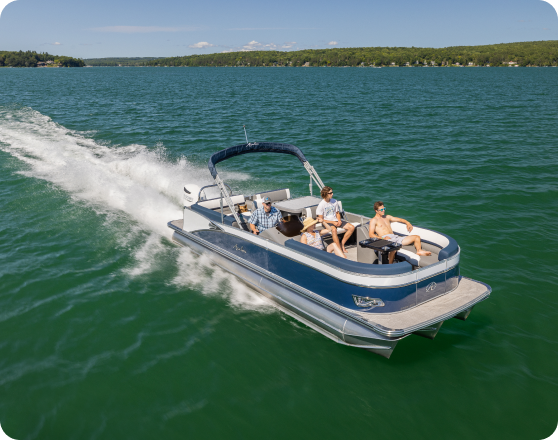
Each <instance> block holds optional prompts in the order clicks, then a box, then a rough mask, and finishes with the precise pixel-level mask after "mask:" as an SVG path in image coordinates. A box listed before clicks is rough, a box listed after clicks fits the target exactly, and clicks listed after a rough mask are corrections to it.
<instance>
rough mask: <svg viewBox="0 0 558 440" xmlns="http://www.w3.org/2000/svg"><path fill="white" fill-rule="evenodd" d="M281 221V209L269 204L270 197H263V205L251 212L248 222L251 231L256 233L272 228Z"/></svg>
mask: <svg viewBox="0 0 558 440" xmlns="http://www.w3.org/2000/svg"><path fill="white" fill-rule="evenodd" d="M281 221H283V217H282V215H281V211H279V210H278V209H277V208H275V207H274V206H271V199H270V198H269V197H265V198H264V199H263V206H262V207H261V208H259V209H256V210H255V211H254V212H253V213H252V215H251V216H250V220H248V223H249V224H250V229H251V230H252V233H253V234H255V235H258V234H259V233H260V232H263V231H265V230H266V229H269V228H273V227H274V226H276V225H277V224H278V223H279V222H281Z"/></svg>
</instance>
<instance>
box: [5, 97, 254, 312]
mask: <svg viewBox="0 0 558 440" xmlns="http://www.w3.org/2000/svg"><path fill="white" fill-rule="evenodd" d="M0 149H1V150H3V151H5V152H7V153H9V154H11V155H12V156H14V157H17V158H18V159H20V160H21V161H23V162H25V163H26V164H28V165H29V170H27V171H22V172H21V173H22V174H24V175H27V176H30V177H36V178H40V179H44V180H46V181H48V182H51V183H52V184H54V185H55V186H57V187H58V188H61V189H63V190H64V191H66V192H67V193H68V194H70V195H71V197H73V198H74V199H76V200H80V201H83V202H86V203H87V204H89V205H90V206H93V207H94V208H95V209H96V210H98V211H101V212H103V213H108V214H112V215H114V214H116V215H117V216H120V215H125V216H127V217H128V218H130V219H131V220H133V221H134V223H136V224H139V225H140V227H141V229H144V230H146V231H148V232H149V233H150V234H149V237H148V238H147V240H146V241H145V243H144V244H143V245H142V246H140V247H139V248H138V249H137V250H136V251H135V258H136V261H137V265H136V266H135V267H133V268H130V269H129V270H128V271H127V273H128V274H129V275H130V276H139V275H143V274H145V273H148V272H150V271H153V270H156V269H157V264H156V261H154V260H155V259H156V257H157V255H158V254H160V253H161V252H164V247H163V246H162V245H161V238H162V237H168V236H169V235H170V230H169V229H168V228H167V226H166V225H167V222H168V221H170V220H174V219H178V218H181V217H182V211H181V206H182V188H183V186H184V184H185V183H189V182H195V183H197V184H198V185H204V184H210V183H212V182H211V178H210V176H209V173H208V172H207V170H204V169H201V168H199V167H196V166H194V165H192V164H191V163H190V162H189V161H188V160H187V158H185V157H180V158H178V159H176V160H169V159H168V158H167V155H166V151H165V149H164V147H163V146H159V147H158V148H156V149H154V150H152V149H149V148H147V147H146V146H143V145H128V146H119V147H110V146H106V145H101V144H100V143H98V142H96V141H95V140H93V139H91V138H90V137H88V136H87V135H86V134H83V133H79V132H76V131H72V130H68V129H67V128H65V127H63V126H61V125H59V124H57V123H55V122H54V121H53V120H52V119H51V118H50V117H48V116H45V115H43V114H41V113H40V112H37V111H35V110H32V109H30V108H6V107H0ZM229 177H233V178H234V179H235V180H244V179H246V178H247V176H243V175H241V174H237V175H234V176H229ZM137 232H139V231H137ZM177 264H178V265H179V271H180V272H181V271H188V272H189V273H188V274H187V275H186V274H180V275H179V276H178V277H177V279H176V280H175V284H179V285H180V284H182V285H184V284H189V285H192V284H196V285H197V284H201V283H200V279H201V277H204V276H206V277H207V276H209V277H211V280H208V281H210V282H207V283H206V284H207V286H213V289H214V290H219V291H223V289H222V288H223V282H224V279H225V278H226V277H230V276H229V275H228V274H225V273H223V272H221V271H220V269H214V268H210V270H209V272H208V270H206V269H208V267H210V264H209V262H208V261H207V260H205V259H199V261H196V257H194V255H193V254H192V253H191V252H190V251H189V250H186V249H185V250H183V251H182V253H181V257H180V258H179V261H178V262H177ZM187 280H188V281H187ZM206 289H207V288H206ZM230 291H231V295H230V297H229V299H230V302H231V303H232V304H234V305H237V306H240V305H242V304H244V303H245V304H246V305H247V306H248V307H250V308H253V307H254V306H256V305H257V304H258V303H259V302H261V300H259V299H257V300H256V299H255V298H259V297H257V296H256V295H255V294H254V293H253V292H252V291H251V290H249V289H248V288H247V287H244V285H243V284H241V283H239V282H238V281H237V280H236V279H232V281H230Z"/></svg>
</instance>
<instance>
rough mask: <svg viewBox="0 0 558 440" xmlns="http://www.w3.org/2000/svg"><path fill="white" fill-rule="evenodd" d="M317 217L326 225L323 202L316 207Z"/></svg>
mask: <svg viewBox="0 0 558 440" xmlns="http://www.w3.org/2000/svg"><path fill="white" fill-rule="evenodd" d="M316 219H317V220H318V222H320V223H321V224H322V225H324V227H325V224H324V207H323V206H322V202H320V203H319V204H318V207H317V208H316Z"/></svg>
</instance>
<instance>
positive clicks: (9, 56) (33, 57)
mask: <svg viewBox="0 0 558 440" xmlns="http://www.w3.org/2000/svg"><path fill="white" fill-rule="evenodd" d="M47 61H52V63H53V64H54V65H60V66H62V67H84V66H85V63H84V62H83V60H82V59H79V58H72V57H66V56H61V55H51V54H49V53H47V52H44V53H37V52H31V51H29V50H28V51H27V52H23V51H21V50H20V51H19V52H7V51H0V67H37V63H40V62H43V63H46V62H47Z"/></svg>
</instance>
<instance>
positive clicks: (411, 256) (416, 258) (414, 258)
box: [397, 249, 421, 267]
mask: <svg viewBox="0 0 558 440" xmlns="http://www.w3.org/2000/svg"><path fill="white" fill-rule="evenodd" d="M397 255H398V256H400V257H403V258H405V261H407V262H408V263H410V264H412V265H413V266H415V267H416V266H420V259H421V256H420V255H417V254H415V253H414V252H411V251H408V250H407V249H399V250H398V251H397Z"/></svg>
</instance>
